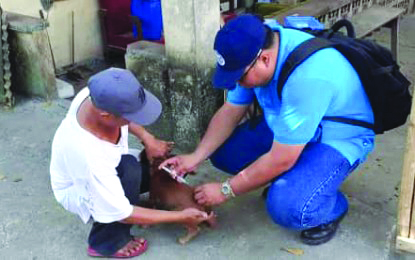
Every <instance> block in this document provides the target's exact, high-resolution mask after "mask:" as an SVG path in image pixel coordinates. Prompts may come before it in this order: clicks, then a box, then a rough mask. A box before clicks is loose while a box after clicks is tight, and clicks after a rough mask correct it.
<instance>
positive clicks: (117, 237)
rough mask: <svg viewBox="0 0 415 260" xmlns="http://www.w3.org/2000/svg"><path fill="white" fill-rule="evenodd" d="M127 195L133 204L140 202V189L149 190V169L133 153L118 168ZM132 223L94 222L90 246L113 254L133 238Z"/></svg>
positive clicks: (102, 252) (124, 158)
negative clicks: (145, 168)
mask: <svg viewBox="0 0 415 260" xmlns="http://www.w3.org/2000/svg"><path fill="white" fill-rule="evenodd" d="M116 169H117V172H118V177H119V178H120V181H121V185H122V187H123V189H124V192H125V196H126V197H127V198H128V200H129V201H130V203H131V204H132V205H137V204H138V202H139V195H140V189H147V190H148V186H149V184H148V183H143V182H142V180H146V181H147V182H148V181H149V177H148V176H145V177H144V175H149V172H148V170H147V171H146V170H143V169H142V166H141V164H140V162H138V161H137V159H136V158H135V157H134V156H132V155H123V156H122V158H121V162H120V164H119V165H118V167H117V168H116ZM131 226H132V225H130V224H122V223H120V222H113V223H109V224H104V223H98V222H94V223H93V226H92V229H91V232H90V234H89V238H88V243H89V246H90V248H92V249H94V250H95V251H97V252H98V253H100V254H102V255H106V256H109V255H112V254H114V253H115V252H117V251H118V250H119V249H121V248H122V247H124V246H125V245H127V244H128V243H129V242H130V241H131V240H132V237H131V234H130V228H131Z"/></svg>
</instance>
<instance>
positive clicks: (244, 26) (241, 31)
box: [212, 14, 266, 89]
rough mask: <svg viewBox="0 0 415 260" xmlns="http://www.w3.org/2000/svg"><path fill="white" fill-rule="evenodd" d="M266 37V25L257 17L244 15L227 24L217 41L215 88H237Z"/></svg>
mask: <svg viewBox="0 0 415 260" xmlns="http://www.w3.org/2000/svg"><path fill="white" fill-rule="evenodd" d="M265 37H266V29H265V25H264V24H263V23H262V21H261V20H260V19H259V18H258V17H256V16H254V15H251V14H245V15H241V16H238V17H236V18H234V19H232V20H230V21H229V22H228V23H226V24H225V26H224V27H223V28H222V29H220V30H219V32H218V33H217V34H216V38H215V44H214V50H215V52H216V58H217V64H216V71H215V73H214V75H213V79H212V83H213V86H214V87H217V88H226V89H232V88H234V87H235V85H236V82H237V81H238V80H239V79H240V78H241V77H242V75H243V74H244V71H245V68H246V67H247V66H248V65H249V64H251V63H252V62H253V61H254V59H255V58H256V56H257V55H258V53H259V51H260V49H262V47H263V46H264V43H265Z"/></svg>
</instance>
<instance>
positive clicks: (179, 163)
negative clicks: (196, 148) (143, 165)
mask: <svg viewBox="0 0 415 260" xmlns="http://www.w3.org/2000/svg"><path fill="white" fill-rule="evenodd" d="M201 161H202V160H200V159H199V158H197V156H196V155H195V154H194V153H191V154H183V155H177V156H174V157H172V158H169V159H167V160H165V161H164V162H162V163H161V164H160V166H159V169H161V168H162V167H164V166H165V167H167V168H169V169H170V170H172V171H174V172H175V173H176V174H178V175H180V176H183V175H184V174H186V173H188V172H191V171H195V170H196V169H197V167H198V166H199V164H200V163H201Z"/></svg>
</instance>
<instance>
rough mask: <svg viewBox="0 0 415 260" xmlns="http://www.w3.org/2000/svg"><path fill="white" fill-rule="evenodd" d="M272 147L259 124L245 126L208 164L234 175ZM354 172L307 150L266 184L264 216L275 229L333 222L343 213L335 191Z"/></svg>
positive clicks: (316, 148) (327, 152)
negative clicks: (269, 217) (277, 227)
mask: <svg viewBox="0 0 415 260" xmlns="http://www.w3.org/2000/svg"><path fill="white" fill-rule="evenodd" d="M272 143H273V134H272V132H271V130H270V129H269V128H268V126H267V124H266V122H265V120H264V119H262V120H261V121H260V123H259V124H258V125H257V126H255V127H250V125H249V122H245V123H243V124H241V125H239V126H238V127H237V128H236V129H235V131H234V132H233V134H232V135H231V136H230V137H229V138H228V140H227V141H226V142H225V143H224V144H223V145H222V146H221V147H219V148H218V150H217V151H215V153H213V154H212V156H211V158H210V159H211V162H212V164H213V165H214V166H215V167H216V168H218V169H220V170H222V171H225V172H227V173H230V174H233V175H234V174H237V173H238V172H239V171H241V170H242V169H243V168H245V167H247V166H248V165H249V164H251V163H252V162H254V161H255V160H256V159H257V158H258V157H260V156H261V155H262V154H264V153H266V152H268V151H269V150H270V149H271V146H272ZM356 166H357V163H355V164H354V165H353V166H351V165H350V163H349V161H348V160H347V159H346V158H345V157H344V156H343V155H342V154H341V153H340V152H338V151H337V150H336V149H334V148H332V147H330V146H328V145H326V144H322V143H318V142H315V143H309V144H307V145H306V146H305V148H304V150H303V152H302V154H301V155H300V157H299V159H298V161H297V163H296V164H295V165H294V166H293V167H292V168H291V169H290V170H288V171H287V172H285V173H283V174H282V175H280V176H278V177H277V178H275V179H274V180H272V181H271V185H270V189H269V191H268V195H267V199H266V204H267V210H268V213H269V215H270V216H271V218H272V219H273V221H274V222H275V223H277V224H279V225H282V226H284V227H287V228H290V229H295V230H304V229H309V228H312V227H316V226H319V225H321V224H326V223H328V222H331V221H333V220H335V219H337V218H338V217H339V216H340V215H342V214H344V213H345V212H346V211H347V210H348V202H347V200H346V198H345V196H344V195H343V194H342V193H341V192H340V191H339V187H340V185H341V184H342V182H343V181H344V180H345V179H346V177H347V176H348V175H349V174H350V173H351V172H352V171H353V170H354V169H355V168H356Z"/></svg>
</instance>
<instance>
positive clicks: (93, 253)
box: [87, 238, 148, 258]
mask: <svg viewBox="0 0 415 260" xmlns="http://www.w3.org/2000/svg"><path fill="white" fill-rule="evenodd" d="M133 239H134V238H133ZM147 248H148V243H147V240H144V243H143V244H142V246H140V247H139V248H138V249H136V250H135V251H133V252H132V253H131V255H128V256H126V255H124V254H125V253H115V254H113V255H109V256H107V255H102V254H100V253H98V252H97V251H95V250H94V249H92V248H91V247H88V249H87V253H88V255H89V256H92V257H108V258H131V257H135V256H139V255H141V254H142V253H144V252H145V251H146V250H147Z"/></svg>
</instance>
